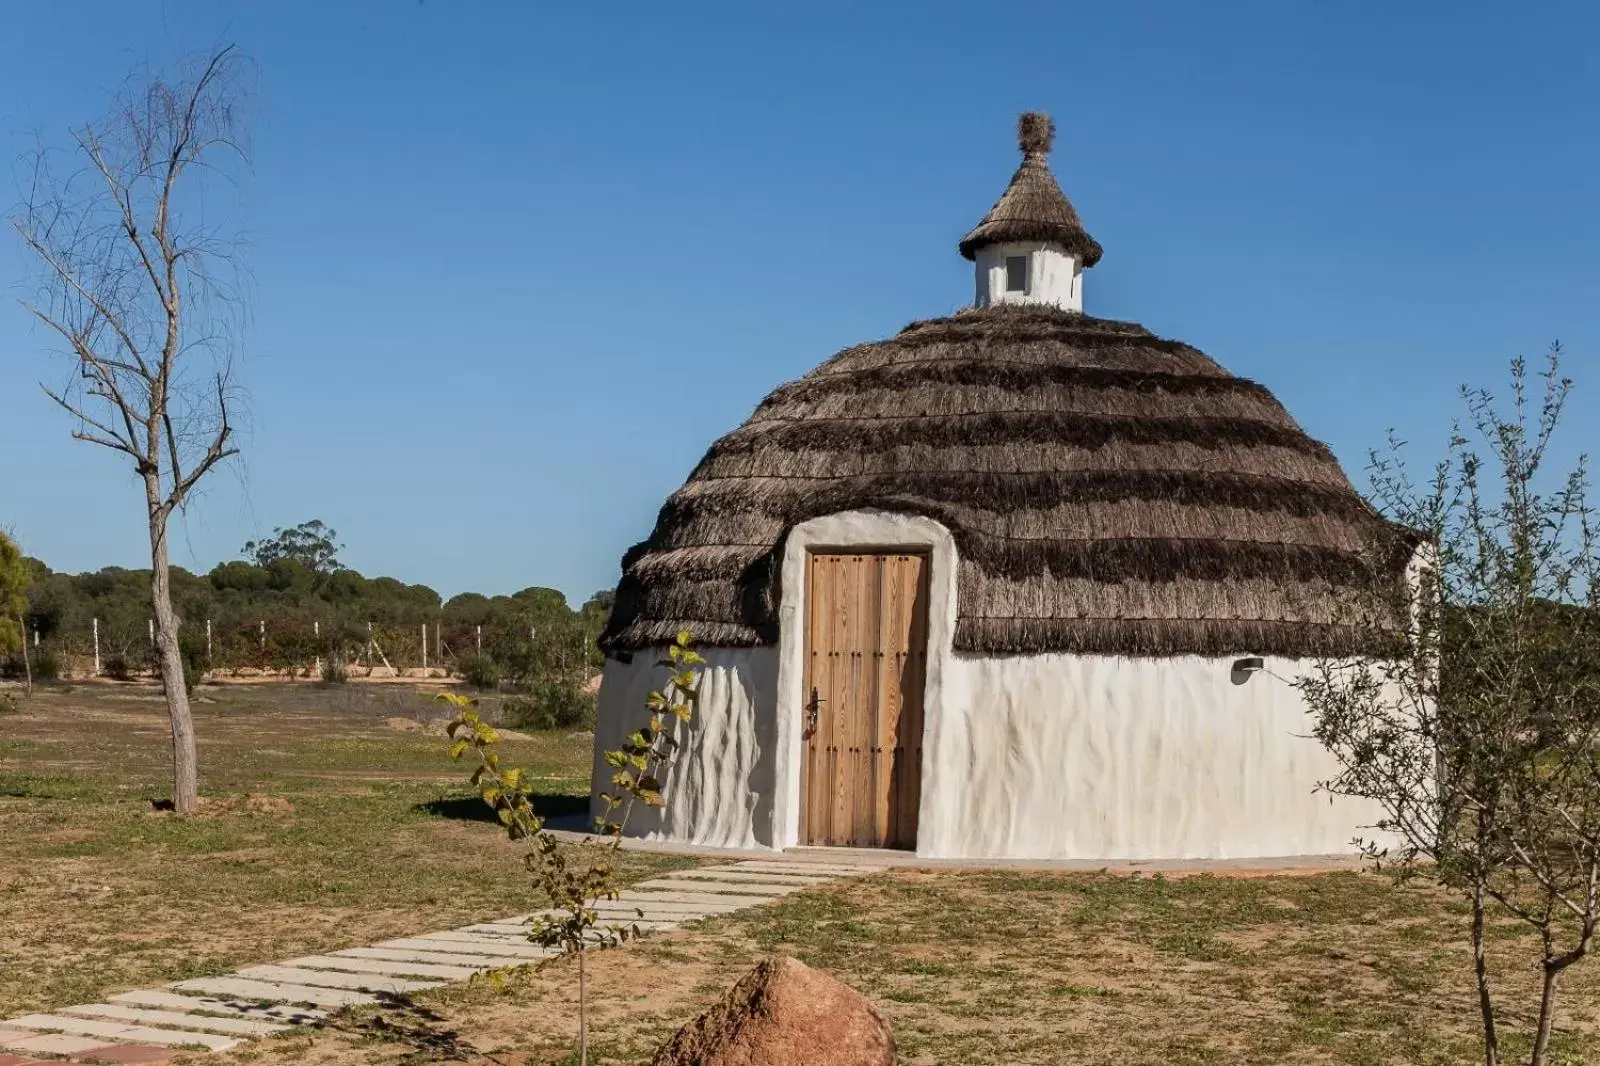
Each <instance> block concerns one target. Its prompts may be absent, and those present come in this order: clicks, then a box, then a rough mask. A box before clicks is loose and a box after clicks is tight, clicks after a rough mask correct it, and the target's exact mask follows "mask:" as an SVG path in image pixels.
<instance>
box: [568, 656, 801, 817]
mask: <svg viewBox="0 0 1600 1066" xmlns="http://www.w3.org/2000/svg"><path fill="white" fill-rule="evenodd" d="M699 651H700V653H701V654H702V655H703V656H705V658H706V666H705V669H704V672H703V673H702V674H701V677H700V699H699V700H698V701H697V703H696V707H695V716H694V721H693V722H692V723H691V724H690V726H689V727H688V729H687V730H686V729H685V728H684V727H683V726H682V725H681V724H680V725H678V727H677V732H676V734H675V735H676V737H677V739H678V741H679V743H680V744H681V745H682V748H681V749H680V752H681V754H680V757H679V758H678V760H677V762H676V763H675V764H674V765H673V766H671V767H670V768H669V769H668V771H667V775H666V779H665V781H664V782H663V784H664V786H665V790H664V795H665V797H666V801H667V802H666V805H665V806H664V807H660V808H650V807H643V806H640V807H637V808H636V809H635V810H634V813H633V815H632V816H631V818H630V819H629V823H628V834H629V835H630V836H643V837H649V838H653V839H666V840H677V841H682V842H684V843H690V844H706V845H710V846H713V847H725V848H755V847H771V846H772V841H773V837H772V825H773V818H772V806H773V782H774V773H773V749H774V746H775V745H774V737H773V729H774V718H775V716H774V715H773V706H774V703H775V702H776V701H775V694H776V692H775V685H776V680H777V664H778V656H777V652H776V650H775V649H772V648H701V649H699ZM664 654H665V649H661V648H651V649H647V650H644V651H639V652H635V653H634V655H633V659H632V661H631V662H627V663H624V662H620V661H618V660H616V659H608V660H607V661H606V668H605V674H604V677H603V678H602V679H601V683H600V696H599V699H598V703H597V706H596V715H595V717H596V724H595V735H594V740H595V755H594V776H593V784H594V787H593V793H592V794H596V795H597V794H599V793H601V792H606V791H611V790H612V786H611V775H612V773H613V771H612V769H611V767H609V766H607V765H606V763H605V760H604V758H603V755H604V753H605V752H606V751H609V750H614V749H616V748H618V747H620V746H621V744H622V741H623V738H625V737H626V736H628V735H629V734H630V733H632V732H634V731H635V730H637V729H638V728H639V727H640V726H642V725H644V724H646V723H647V722H648V721H649V719H650V712H649V711H648V710H647V709H646V707H645V697H646V696H648V695H649V694H650V692H651V691H652V690H653V689H658V688H660V687H661V685H662V683H663V682H664V681H665V679H666V676H667V675H666V671H665V670H664V669H662V668H661V667H659V666H657V665H656V663H657V661H659V660H660V659H661V657H662V656H663V655H664Z"/></svg>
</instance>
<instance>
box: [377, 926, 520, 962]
mask: <svg viewBox="0 0 1600 1066" xmlns="http://www.w3.org/2000/svg"><path fill="white" fill-rule="evenodd" d="M372 946H373V947H375V948H397V949H404V950H407V951H453V952H456V953H458V954H462V955H487V956H490V957H493V958H497V959H502V960H510V961H505V962H502V963H501V965H512V964H513V963H514V962H519V961H520V962H536V961H538V960H539V959H542V958H544V957H545V956H546V955H547V954H549V953H548V952H546V951H545V950H544V949H543V948H537V947H534V946H533V945H531V944H501V943H496V942H494V941H491V940H486V939H484V940H480V939H475V938H473V937H471V936H468V935H467V934H465V933H458V934H455V935H453V936H451V937H449V938H444V937H442V936H438V935H437V934H436V935H434V936H428V937H400V938H399V939H396V940H384V941H381V942H379V943H377V944H374V945H372Z"/></svg>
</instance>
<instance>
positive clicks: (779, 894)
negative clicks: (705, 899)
mask: <svg viewBox="0 0 1600 1066" xmlns="http://www.w3.org/2000/svg"><path fill="white" fill-rule="evenodd" d="M810 887H812V886H810V885H784V886H780V887H777V888H774V887H773V886H772V885H741V884H734V883H733V882H731V881H690V880H688V879H684V880H680V881H641V882H640V883H639V884H637V885H634V886H633V888H632V889H631V890H630V891H633V892H650V893H658V892H710V893H712V894H713V895H718V896H733V897H737V898H739V899H740V900H743V901H744V903H745V905H746V906H754V905H755V904H757V903H771V902H772V901H773V900H778V899H782V898H783V897H784V896H787V895H790V894H792V893H795V892H803V891H804V890H806V889H808V888H810Z"/></svg>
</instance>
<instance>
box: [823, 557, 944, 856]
mask: <svg viewBox="0 0 1600 1066" xmlns="http://www.w3.org/2000/svg"><path fill="white" fill-rule="evenodd" d="M806 566H807V573H806V636H805V639H806V676H805V691H804V693H803V694H802V695H803V698H804V700H805V701H806V703H805V706H804V708H803V714H802V716H801V726H802V736H803V737H804V738H805V739H804V746H803V750H802V756H801V770H800V782H801V784H800V787H801V797H802V805H801V817H800V840H801V842H802V843H805V844H834V845H840V844H850V845H855V846H858V847H891V848H914V847H916V843H917V802H918V800H919V799H920V797H921V794H922V692H923V682H924V677H925V674H926V672H927V645H928V557H927V556H926V555H924V554H917V553H912V552H857V553H832V552H813V553H811V554H810V555H809V556H808V557H807V561H806ZM813 700H815V702H813Z"/></svg>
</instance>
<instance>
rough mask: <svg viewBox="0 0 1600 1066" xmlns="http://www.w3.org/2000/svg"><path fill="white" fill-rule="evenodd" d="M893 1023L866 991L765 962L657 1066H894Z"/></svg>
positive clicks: (680, 1036)
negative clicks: (862, 992) (885, 1016)
mask: <svg viewBox="0 0 1600 1066" xmlns="http://www.w3.org/2000/svg"><path fill="white" fill-rule="evenodd" d="M896 1061H897V1059H896V1056H895V1050H894V1034H893V1033H892V1032H891V1031H890V1029H889V1022H888V1020H887V1019H886V1018H884V1016H883V1015H882V1014H880V1013H879V1012H878V1008H876V1007H874V1006H873V1005H872V1004H871V1003H870V1002H868V1000H867V998H866V997H865V996H863V995H862V994H861V993H860V992H857V991H856V990H855V989H853V988H851V987H850V986H849V985H846V984H844V983H842V982H840V981H837V980H835V979H834V978H832V977H829V976H828V975H827V974H825V973H823V972H822V971H821V970H813V969H812V968H811V967H809V966H807V965H805V964H804V963H801V962H797V961H795V960H794V959H790V958H773V959H767V960H766V961H765V962H763V963H761V964H760V965H759V966H757V967H756V968H755V969H753V970H751V971H750V972H749V973H747V974H745V975H744V976H743V977H742V978H740V979H739V982H738V983H737V984H735V985H734V986H733V988H732V989H730V990H729V991H728V994H727V995H725V996H723V997H722V999H721V1000H720V1001H719V1002H718V1003H717V1004H716V1005H715V1006H713V1007H712V1008H711V1009H710V1010H708V1011H706V1012H705V1013H704V1014H702V1015H700V1017H698V1018H696V1019H695V1020H694V1021H692V1022H690V1023H689V1024H688V1025H686V1026H684V1027H683V1028H682V1029H679V1030H678V1032H677V1035H676V1036H674V1037H673V1038H672V1039H671V1040H668V1041H667V1042H666V1043H665V1044H663V1045H661V1048H660V1049H659V1050H658V1051H657V1052H656V1056H655V1058H654V1059H652V1060H651V1066H813V1064H814V1066H894V1063H895V1062H896Z"/></svg>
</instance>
